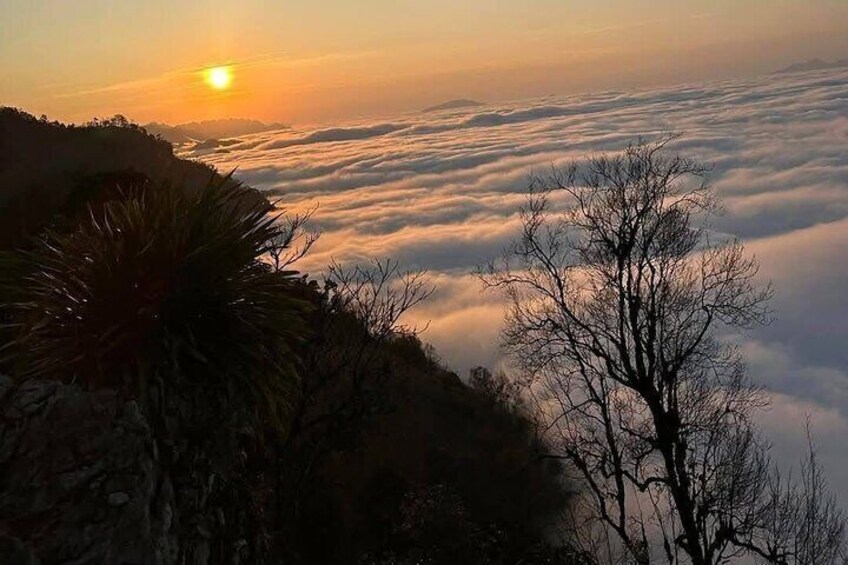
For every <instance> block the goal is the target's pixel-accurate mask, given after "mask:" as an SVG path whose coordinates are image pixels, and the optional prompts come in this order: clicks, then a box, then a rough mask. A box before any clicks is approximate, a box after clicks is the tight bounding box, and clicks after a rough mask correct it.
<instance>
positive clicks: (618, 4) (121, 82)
mask: <svg viewBox="0 0 848 565" xmlns="http://www.w3.org/2000/svg"><path fill="white" fill-rule="evenodd" d="M201 4H202V5H201ZM0 13H2V15H3V20H4V24H5V23H8V22H12V25H3V26H2V27H0V104H4V105H14V106H19V107H23V108H24V109H26V110H27V111H30V112H33V113H36V114H41V113H46V114H48V115H49V116H50V117H53V118H58V119H62V120H69V121H81V120H87V119H90V118H91V117H93V116H107V115H111V114H115V113H123V114H125V115H127V116H129V117H130V118H131V119H134V120H136V121H139V122H147V121H153V120H155V121H165V122H170V123H175V122H183V121H190V120H199V119H207V118H219V117H228V116H232V117H251V118H258V119H263V120H267V121H270V120H273V121H285V122H291V123H308V122H329V121H339V120H345V119H352V118H357V117H365V116H375V115H381V114H382V115H384V114H391V113H396V112H403V111H412V110H416V109H419V108H421V107H423V106H427V105H431V104H434V103H438V102H441V101H443V100H446V99H451V98H459V97H468V98H477V99H482V100H485V101H490V102H492V101H499V100H504V99H511V98H519V97H527V96H538V95H545V94H549V93H566V92H577V91H589V90H595V89H601V88H627V87H630V86H639V85H646V84H652V83H667V82H680V81H687V80H693V79H701V78H712V77H723V76H736V75H743V74H753V73H762V72H768V71H770V70H772V69H774V68H777V67H781V66H784V65H786V64H789V63H792V62H796V61H798V60H802V59H806V58H810V57H822V58H842V57H848V39H846V37H848V2H844V0H807V1H800V0H745V1H742V0H711V1H707V0H691V1H688V2H677V1H673V0H643V1H638V2H637V1H635V0H464V1H462V0H428V1H427V2H419V1H412V0H358V1H356V2H354V1H352V0H321V1H320V2H316V1H310V2H306V1H305V0H301V1H298V2H294V1H288V2H285V1H284V2H273V3H272V2H263V1H260V0H242V1H239V2H233V1H224V0H217V1H211V2H203V3H199V2H175V1H164V0H150V1H146V2H129V1H127V2H113V1H111V0H110V1H107V0H80V1H79V2H70V1H63V0H53V1H45V0H40V1H39V0H0ZM221 64H226V65H230V66H231V67H232V69H233V78H234V80H233V83H232V85H231V88H229V89H227V90H222V91H218V90H215V89H212V88H210V87H209V85H208V84H207V83H206V82H205V81H204V80H203V75H202V71H203V69H204V68H208V67H210V66H213V65H221Z"/></svg>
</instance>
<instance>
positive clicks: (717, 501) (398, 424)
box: [0, 109, 844, 565]
mask: <svg viewBox="0 0 848 565" xmlns="http://www.w3.org/2000/svg"><path fill="white" fill-rule="evenodd" d="M669 141H670V139H666V140H663V141H660V142H659V143H656V144H645V143H639V144H636V145H633V146H631V147H629V148H627V150H626V151H625V152H624V153H623V154H622V155H617V156H613V157H606V156H602V157H598V158H594V159H591V160H589V162H588V164H587V165H585V166H584V167H582V168H581V167H578V166H576V165H575V166H573V167H571V168H569V169H568V170H566V171H564V172H561V173H560V172H555V173H554V175H553V176H552V178H551V179H548V181H549V182H543V181H541V180H536V181H535V184H534V186H533V191H532V192H531V195H530V198H529V202H528V205H527V207H526V208H524V209H523V210H522V213H521V218H522V220H523V231H522V235H521V238H520V240H519V241H517V242H516V244H515V245H514V246H513V247H512V248H510V250H509V252H508V254H507V256H506V257H505V258H504V261H503V262H502V263H493V264H492V265H490V266H489V268H488V269H486V270H485V271H484V272H483V273H481V275H482V277H483V280H484V281H485V282H486V283H487V284H489V285H490V286H492V287H496V288H501V289H504V290H506V294H507V297H508V298H509V299H510V300H511V302H512V308H511V310H510V315H509V325H508V326H507V329H506V331H505V333H504V338H505V345H506V346H507V348H508V350H509V351H510V352H511V353H512V354H513V357H514V360H515V361H516V362H517V363H516V364H517V368H518V369H519V370H520V371H521V372H520V373H519V374H520V376H521V377H522V378H519V379H514V378H510V377H508V376H506V375H504V374H500V373H496V374H492V373H491V372H490V371H489V370H487V369H485V368H482V367H479V368H476V369H474V370H472V371H471V374H470V375H469V378H468V379H467V381H465V382H463V380H462V379H460V377H459V376H458V375H456V374H455V373H453V372H452V371H451V370H450V369H449V368H447V367H445V366H444V365H443V364H442V362H441V361H440V360H439V358H438V356H437V355H436V354H435V352H434V351H433V350H432V348H430V347H429V346H427V345H426V344H424V343H422V341H421V339H420V336H419V334H418V328H414V327H409V326H407V325H405V323H404V319H405V314H407V312H409V310H410V309H412V308H414V307H415V306H416V305H418V304H419V303H420V302H421V301H423V300H426V299H427V298H428V297H429V296H430V294H431V293H432V292H433V287H432V286H431V284H430V282H429V280H428V277H427V273H425V272H422V271H406V270H404V269H403V268H402V267H401V266H400V265H399V264H398V263H397V262H394V261H392V260H382V261H374V262H372V263H370V264H366V265H358V266H356V265H355V266H343V265H337V264H332V265H329V266H328V268H327V270H326V274H325V276H324V278H323V279H322V280H321V281H317V280H310V279H309V277H308V276H306V275H301V274H299V273H297V272H295V271H294V270H293V268H294V266H295V265H296V262H297V260H298V259H300V258H302V257H303V256H304V254H306V253H308V251H309V249H310V247H311V246H312V244H313V243H314V242H315V241H316V237H317V236H316V235H315V234H311V233H309V232H308V231H307V229H306V223H307V221H308V219H309V217H310V215H311V212H306V213H304V214H301V215H297V216H285V215H283V214H281V213H280V212H279V210H280V208H279V207H278V203H274V204H273V205H272V204H270V203H269V202H268V201H267V200H266V199H265V198H264V197H262V196H261V195H260V194H259V193H257V192H256V191H254V190H252V189H250V188H247V187H243V186H240V185H239V184H238V183H237V182H235V181H233V180H232V179H231V178H229V177H222V176H220V175H218V174H217V173H216V172H215V171H213V170H211V169H209V168H208V167H205V166H204V165H200V164H197V163H191V162H186V161H182V160H179V159H177V158H176V157H174V155H173V152H172V150H171V148H170V145H169V144H167V143H166V142H163V141H162V140H160V139H157V138H155V137H153V136H150V135H148V134H147V133H146V132H145V131H144V130H143V129H141V128H139V127H138V126H136V125H134V124H132V123H131V122H130V121H129V120H127V119H126V118H124V117H122V116H116V117H114V118H110V119H108V120H95V121H93V122H91V123H89V124H86V125H84V126H80V127H68V126H63V125H61V124H57V123H50V122H48V121H47V120H46V119H41V120H38V119H35V118H33V117H32V116H28V115H26V114H24V113H22V112H19V111H16V110H12V109H2V110H0V144H2V145H0V149H2V151H0V159H2V161H0V164H2V165H3V167H0V226H2V233H0V313H2V316H3V319H2V327H1V328H2V329H0V370H2V371H3V372H4V373H9V374H11V375H12V376H13V378H14V379H15V380H16V381H17V382H18V383H21V382H23V381H26V380H27V379H52V380H58V381H64V382H68V383H77V384H80V385H82V386H84V387H85V388H86V389H87V390H90V391H92V394H94V393H95V392H97V391H103V390H109V391H111V393H114V394H115V395H117V396H118V397H120V398H121V399H122V401H126V402H128V403H130V404H132V405H133V406H135V405H137V406H138V407H139V408H140V409H141V412H142V413H143V416H139V417H138V418H135V419H131V420H132V421H136V422H138V421H141V422H143V426H149V428H150V431H149V434H150V436H149V437H150V438H152V439H151V440H150V442H151V443H153V444H154V447H153V451H154V452H155V453H154V455H153V456H151V458H150V459H149V460H150V461H154V462H155V466H157V472H158V473H159V474H158V475H156V476H157V477H160V478H159V479H157V480H159V483H157V485H156V490H157V495H160V494H161V495H162V496H161V497H160V498H159V499H157V500H160V499H161V500H166V501H169V502H168V504H170V501H173V509H174V512H173V513H172V514H169V515H168V517H167V519H166V520H164V523H165V524H166V527H167V528H169V529H170V530H169V532H167V535H164V536H163V539H171V537H173V538H175V539H176V540H177V543H176V545H175V549H174V550H173V552H172V553H168V554H167V556H166V557H165V558H163V559H164V561H165V562H174V563H222V564H223V563H234V562H241V563H277V562H285V563H292V564H296V565H297V564H303V565H307V564H335V563H338V564H350V563H352V564H362V565H388V564H397V565H401V564H409V565H412V564H434V565H435V564H454V563H456V564H463V565H464V564H468V563H474V564H478V563H479V564H492V565H495V564H500V565H513V564H516V565H517V564H519V563H521V564H552V565H553V564H565V563H568V564H571V563H581V564H585V563H650V562H654V561H657V560H659V561H667V562H669V563H677V562H691V563H695V564H698V565H713V564H717V563H723V562H726V561H727V560H729V559H731V558H735V557H738V556H741V555H747V556H749V557H752V558H756V559H760V560H764V561H766V562H770V563H778V564H790V563H792V564H802V563H825V564H830V563H835V562H837V561H838V559H839V558H841V556H842V550H843V537H844V522H843V517H842V514H841V512H840V511H839V510H838V508H837V507H836V506H835V503H834V502H833V499H832V498H831V497H830V496H829V494H828V493H827V489H826V481H825V480H824V477H823V474H822V472H821V469H820V468H819V466H818V465H817V461H816V458H815V453H814V452H813V451H812V449H811V454H810V457H809V459H807V460H806V461H805V463H804V465H803V466H802V469H801V475H800V481H797V482H793V481H791V480H788V479H787V478H786V477H785V476H782V475H781V474H780V473H779V472H777V471H776V470H775V468H774V466H773V465H772V464H771V462H770V460H769V458H768V453H767V446H766V444H765V442H764V441H763V440H762V439H761V438H760V436H759V435H758V433H757V431H756V429H755V428H754V426H753V424H752V420H751V413H752V411H753V410H754V409H755V408H756V407H758V406H759V405H760V404H761V403H762V400H763V396H762V394H761V391H759V390H757V389H756V388H755V387H753V386H751V385H750V384H749V383H748V381H747V380H746V378H745V371H744V364H743V363H742V359H741V358H740V357H739V355H738V353H737V351H736V350H735V349H734V348H733V347H732V345H731V344H730V342H728V341H727V340H726V339H722V337H721V336H720V335H719V333H718V328H719V327H720V328H721V330H722V331H727V330H728V329H729V328H744V327H750V326H752V325H755V324H758V323H761V322H763V321H764V320H765V319H766V317H767V311H766V309H765V303H766V301H767V299H768V297H769V295H770V292H769V289H768V288H765V289H758V287H757V286H756V284H755V280H754V275H755V274H756V264H755V263H754V262H753V261H752V260H751V259H748V258H746V257H745V255H744V253H743V249H742V247H741V245H740V244H738V243H736V242H730V243H722V244H720V245H711V244H710V241H709V238H708V237H707V236H708V232H707V231H706V229H705V228H704V227H703V226H702V224H700V223H697V222H696V220H697V219H699V218H700V217H701V216H702V215H704V214H706V213H709V212H711V211H713V210H714V209H715V208H714V204H715V200H714V198H713V196H712V193H711V192H710V190H709V187H708V186H707V184H706V182H704V180H703V179H704V173H705V172H706V169H705V168H704V167H703V166H701V165H700V164H698V163H696V162H694V161H691V160H689V159H686V158H683V157H680V156H676V155H669V154H667V153H666V151H665V148H666V144H667V143H668V142H669ZM552 191H564V192H566V193H567V194H568V195H569V196H570V199H571V201H572V202H573V203H574V207H573V208H572V209H571V210H570V211H568V212H566V213H564V214H563V215H559V214H558V213H555V212H553V211H552V210H551V209H550V207H549V200H548V197H549V195H550V194H551V192H552ZM2 382H8V379H6V380H5V381H2ZM0 393H2V394H5V391H0ZM79 394H82V393H79ZM143 426H142V427H143ZM145 430H146V428H145ZM145 433H146V432H145ZM1 436H2V434H0V437H1ZM109 437H112V436H109ZM138 437H146V436H144V434H143V433H139V434H138ZM95 467H96V464H95ZM0 479H2V474H0ZM98 480H99V479H98ZM0 484H2V481H1V480H0ZM163 493H164V494H163ZM113 494H119V493H117V492H116V493H113ZM151 496H152V495H151ZM151 500H153V498H151ZM109 504H112V503H111V502H109ZM169 508H170V507H169ZM148 510H150V509H148ZM39 511H40V510H39ZM151 511H152V510H151ZM24 515H25V516H29V515H28V514H24ZM3 520H4V517H3V516H0V533H5V532H6V530H7V528H6V526H5V525H4V522H3ZM40 527H41V528H42V530H43V529H44V528H47V529H48V530H49V528H50V524H49V523H47V524H46V525H43V526H40ZM26 528H27V522H26V521H25V520H24V522H23V524H22V523H15V524H14V528H9V531H12V530H14V532H15V534H16V535H22V534H21V532H22V531H24V534H23V535H24V537H26V536H25V533H26V532H25V530H26ZM168 536H171V537H168ZM12 541H14V542H15V543H17V541H19V540H12ZM24 541H26V540H24ZM10 543H12V542H10V541H9V539H6V538H4V537H2V536H0V547H4V546H2V544H6V545H9V544H10ZM68 543H77V542H76V540H72V541H70V542H68ZM163 551H164V550H163ZM160 555H165V553H161V552H160ZM101 557H102V556H101ZM103 558H104V559H105V557H103Z"/></svg>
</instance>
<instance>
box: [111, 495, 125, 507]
mask: <svg viewBox="0 0 848 565" xmlns="http://www.w3.org/2000/svg"><path fill="white" fill-rule="evenodd" d="M129 501H130V497H129V495H128V494H127V493H125V492H113V493H112V494H110V495H109V506H123V505H124V504H126V503H127V502H129Z"/></svg>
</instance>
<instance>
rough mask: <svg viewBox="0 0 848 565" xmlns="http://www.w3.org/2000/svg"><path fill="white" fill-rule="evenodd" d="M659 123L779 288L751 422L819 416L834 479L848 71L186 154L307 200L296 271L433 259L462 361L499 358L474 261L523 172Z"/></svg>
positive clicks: (782, 427)
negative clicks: (758, 406)
mask: <svg viewBox="0 0 848 565" xmlns="http://www.w3.org/2000/svg"><path fill="white" fill-rule="evenodd" d="M669 131H677V132H681V133H682V134H683V135H684V137H683V138H682V139H681V140H679V141H678V142H676V143H675V149H677V150H679V151H681V152H684V153H686V154H687V155H689V156H691V157H695V158H697V159H700V160H703V161H707V162H709V163H712V164H713V165H714V170H713V173H712V177H711V179H712V182H713V183H714V185H715V187H716V189H717V190H718V192H719V193H720V195H721V196H722V197H723V200H724V203H725V206H726V208H727V213H726V214H725V215H724V216H723V217H721V218H719V220H718V221H717V222H716V224H715V227H716V228H717V229H719V230H721V231H723V232H726V233H730V234H734V235H737V236H739V237H742V238H743V239H745V240H746V242H747V244H748V246H749V249H750V250H751V251H752V252H754V253H756V255H757V256H758V258H759V259H760V261H761V264H762V270H761V274H762V277H763V279H764V280H765V279H770V280H772V281H773V282H774V285H775V288H776V292H777V294H776V298H775V301H774V304H773V306H774V309H775V312H776V320H775V322H774V323H773V324H772V325H770V326H769V327H767V328H765V329H763V330H760V331H757V332H755V333H754V334H752V335H750V336H748V337H747V339H748V341H747V342H746V345H745V352H746V354H747V356H748V359H749V361H750V365H751V372H752V375H753V376H754V378H755V379H757V380H758V381H759V382H760V383H762V384H764V385H765V386H767V387H769V388H770V389H772V390H773V391H774V392H775V393H776V396H775V398H776V399H777V401H776V402H775V404H774V407H773V409H772V411H771V412H770V413H769V414H768V415H767V416H765V417H764V419H763V421H764V424H765V425H766V426H767V427H768V429H769V430H770V432H769V433H770V435H771V436H772V438H774V439H775V440H776V445H777V447H778V448H780V446H782V445H784V444H785V445H786V446H790V445H791V446H794V447H793V449H794V448H795V447H797V443H798V442H797V441H796V440H797V438H798V437H801V436H799V435H798V433H797V430H795V429H789V428H788V427H787V426H790V425H792V426H797V425H800V424H802V423H803V414H806V413H807V412H813V413H815V414H816V418H817V420H816V421H818V420H820V421H821V422H822V427H823V428H822V429H823V432H822V433H823V436H822V437H821V438H820V440H821V442H822V444H823V446H822V447H823V448H825V447H826V448H827V449H826V450H824V449H823V451H826V454H825V455H826V459H829V460H830V461H831V463H832V467H834V473H833V474H834V475H836V476H833V477H832V478H833V479H834V482H835V483H836V484H843V479H845V480H848V460H845V459H839V458H838V456H837V453H841V452H843V451H844V441H845V440H844V433H843V432H844V430H846V429H848V293H846V291H845V289H846V288H848V71H845V70H843V71H824V72H813V73H807V74H794V75H781V76H768V77H762V78H759V79H755V80H735V81H724V82H714V83H708V84H699V85H684V86H679V87H675V88H667V89H662V90H643V91H637V92H604V93H600V94H592V95H583V96H570V97H550V98H546V99H542V100H534V101H529V102H520V103H515V104H510V105H502V106H497V107H481V108H473V109H471V110H470V111H467V112H466V111H452V112H451V111H447V112H442V113H436V114H426V115H408V116H401V117H399V118H397V119H394V120H391V121H385V122H378V123H360V124H352V125H349V126H345V127H338V128H332V129H320V130H314V131H294V130H293V131H285V132H275V133H273V134H258V135H255V136H247V137H243V138H240V139H239V141H238V143H235V144H233V145H229V146H227V147H226V148H221V149H219V150H218V151H213V152H198V153H196V154H191V156H193V157H197V158H201V159H203V160H205V161H206V162H209V163H211V164H213V165H215V166H217V167H218V168H219V169H221V170H224V171H227V170H230V169H234V168H236V167H237V168H238V172H237V176H238V177H239V178H241V179H242V180H244V181H245V182H247V183H248V184H250V185H252V186H255V187H257V188H260V189H262V190H266V191H268V192H270V193H272V194H274V195H276V196H279V197H281V198H282V199H283V201H284V203H285V205H286V206H287V207H289V208H292V209H297V208H303V207H309V206H314V205H316V204H317V205H319V210H318V213H317V214H316V216H315V227H316V228H319V229H320V230H322V231H323V232H324V236H323V237H322V239H321V240H320V242H319V244H318V245H317V247H316V248H315V252H314V253H312V254H311V256H310V257H309V258H308V259H307V260H306V261H305V262H304V263H303V264H302V265H300V267H301V268H302V269H304V270H307V271H309V272H312V273H316V274H317V273H318V272H319V271H320V270H321V268H322V267H323V266H324V265H326V264H327V263H328V262H329V260H330V258H331V257H332V258H335V259H336V260H338V261H340V262H343V263H344V262H354V261H360V260H363V259H366V258H369V257H386V256H391V257H395V258H397V259H399V260H401V261H402V262H403V263H405V264H408V265H411V266H421V267H424V268H427V269H430V270H432V271H433V272H434V276H435V278H436V282H437V283H438V284H439V288H440V290H439V292H438V293H437V294H436V296H434V298H433V299H431V301H430V303H429V304H427V305H426V306H425V307H424V308H423V309H422V310H421V311H420V312H419V313H418V315H419V316H420V317H422V318H427V319H430V320H431V324H430V329H429V331H428V333H427V334H426V336H425V337H426V339H427V340H429V341H431V342H432V343H433V344H434V345H435V346H436V348H437V350H438V351H439V352H440V353H441V354H442V355H443V356H444V358H445V359H446V361H447V362H448V363H449V364H451V365H452V366H454V367H455V368H456V369H458V370H459V371H460V372H464V371H465V370H466V369H467V368H468V367H469V366H472V365H475V364H489V365H492V364H495V363H496V362H497V361H498V359H499V354H498V350H497V333H498V326H499V324H500V320H501V305H500V303H499V302H498V300H497V297H494V296H490V295H486V294H481V292H480V289H479V287H477V285H476V282H475V280H474V278H473V277H472V276H470V275H469V272H470V271H471V270H472V269H473V268H474V266H475V265H477V264H480V263H482V262H484V261H485V260H486V259H488V258H491V257H492V256H494V255H496V254H497V253H498V252H499V251H500V249H501V248H503V247H504V246H505V245H506V244H507V243H508V242H509V241H510V240H511V239H512V238H513V237H514V236H515V234H516V230H517V227H518V225H519V224H518V218H517V209H518V207H519V206H520V205H521V203H522V202H523V198H524V194H525V192H526V186H527V182H526V181H527V177H528V175H529V174H530V173H531V172H533V171H535V172H542V173H544V172H545V171H546V170H547V169H548V168H549V167H550V166H551V165H552V164H556V163H565V162H567V161H570V160H573V159H580V158H581V157H583V156H585V155H586V154H591V153H597V152H601V151H615V150H619V149H621V148H622V147H623V146H624V145H626V143H627V142H629V141H632V140H634V139H635V138H637V137H639V136H644V137H649V138H650V137H653V136H657V135H660V134H662V133H665V132H669ZM834 430H836V431H838V432H839V433H836V432H834ZM834 442H836V443H834ZM839 442H842V445H841V446H839V445H837V443H839ZM846 499H848V497H846ZM846 501H848V500H846Z"/></svg>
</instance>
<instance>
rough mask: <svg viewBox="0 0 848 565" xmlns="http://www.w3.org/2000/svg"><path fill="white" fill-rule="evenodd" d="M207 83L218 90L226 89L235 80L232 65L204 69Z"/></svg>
mask: <svg viewBox="0 0 848 565" xmlns="http://www.w3.org/2000/svg"><path fill="white" fill-rule="evenodd" d="M203 74H204V78H205V80H206V84H208V85H209V86H211V87H212V88H214V89H216V90H226V89H227V88H229V87H230V85H231V84H232V82H233V71H232V69H231V68H230V67H212V68H209V69H206V70H205V71H203Z"/></svg>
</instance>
